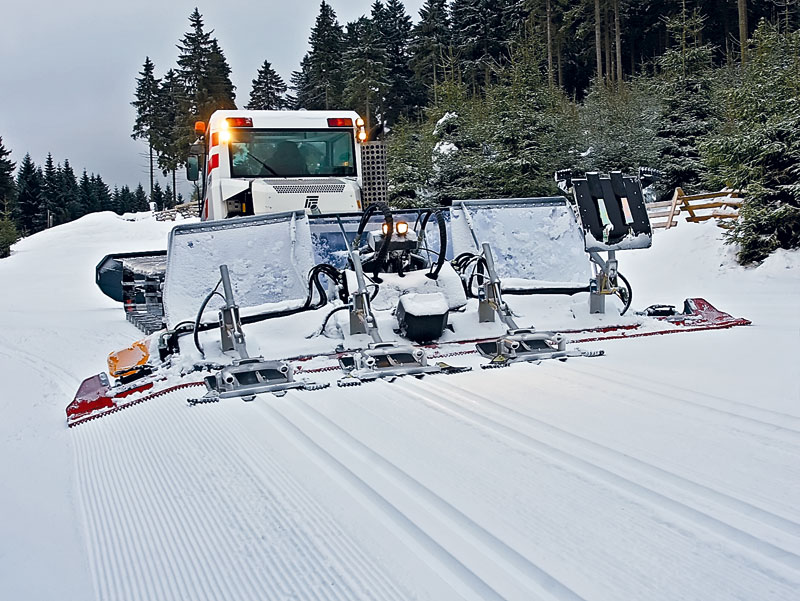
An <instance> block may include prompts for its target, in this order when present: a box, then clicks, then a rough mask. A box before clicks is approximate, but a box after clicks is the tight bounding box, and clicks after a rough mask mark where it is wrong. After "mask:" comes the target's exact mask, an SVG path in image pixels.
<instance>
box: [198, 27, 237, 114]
mask: <svg viewBox="0 0 800 601" xmlns="http://www.w3.org/2000/svg"><path fill="white" fill-rule="evenodd" d="M201 89H202V95H201V97H202V98H203V100H202V101H201V102H199V103H198V108H199V115H200V120H201V121H205V122H206V123H207V122H208V119H209V118H210V117H211V114H212V113H213V112H214V111H216V110H226V109H235V108H236V103H235V102H234V101H235V99H236V93H235V91H234V90H235V89H236V87H235V86H234V85H233V83H232V82H231V68H230V66H229V65H228V61H227V60H226V59H225V54H224V53H223V52H222V48H220V45H219V42H218V41H217V39H216V38H212V40H211V47H210V51H209V54H208V66H207V69H206V73H205V78H204V79H203V80H202V88H201Z"/></svg>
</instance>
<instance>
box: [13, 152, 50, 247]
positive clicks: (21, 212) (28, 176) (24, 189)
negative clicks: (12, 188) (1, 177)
mask: <svg viewBox="0 0 800 601" xmlns="http://www.w3.org/2000/svg"><path fill="white" fill-rule="evenodd" d="M43 188H44V176H43V175H42V172H41V170H40V169H38V168H37V167H36V165H35V164H34V162H33V159H31V155H30V154H26V155H25V156H24V157H23V159H22V162H21V163H20V165H19V171H18V172H17V182H16V192H17V199H16V205H15V208H14V220H15V221H16V225H17V228H18V229H19V231H21V232H22V234H23V235H26V236H27V235H30V234H35V233H36V232H40V231H42V230H43V229H45V227H46V226H47V209H46V200H45V196H44V190H43Z"/></svg>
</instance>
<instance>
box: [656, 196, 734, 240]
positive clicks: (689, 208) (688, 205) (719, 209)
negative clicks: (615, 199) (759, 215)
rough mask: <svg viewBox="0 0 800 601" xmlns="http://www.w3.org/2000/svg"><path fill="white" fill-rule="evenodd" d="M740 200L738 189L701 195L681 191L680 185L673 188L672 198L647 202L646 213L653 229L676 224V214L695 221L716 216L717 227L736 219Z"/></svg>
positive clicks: (667, 227)
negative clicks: (728, 220) (682, 214)
mask: <svg viewBox="0 0 800 601" xmlns="http://www.w3.org/2000/svg"><path fill="white" fill-rule="evenodd" d="M741 206H742V199H741V198H740V197H739V191H738V190H731V189H730V188H723V189H722V190H720V191H719V192H707V193H705V194H684V193H683V190H681V189H680V188H675V194H673V195H672V200H665V201H662V202H652V203H649V204H648V205H647V214H648V215H649V216H650V223H651V224H652V226H653V228H658V229H667V230H668V229H669V228H671V227H675V226H676V225H678V216H679V215H680V214H681V213H684V214H685V215H686V221H690V222H692V223H698V222H700V221H706V220H708V219H717V220H718V221H717V223H718V225H719V226H720V227H729V225H726V224H727V223H728V222H726V221H724V220H727V219H737V218H738V217H739V208H740V207H741Z"/></svg>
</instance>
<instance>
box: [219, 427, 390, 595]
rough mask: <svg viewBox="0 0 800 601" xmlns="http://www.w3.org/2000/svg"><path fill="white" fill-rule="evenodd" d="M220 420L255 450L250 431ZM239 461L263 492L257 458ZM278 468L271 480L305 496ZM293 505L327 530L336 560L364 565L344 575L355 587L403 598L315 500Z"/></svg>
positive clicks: (248, 456) (316, 526)
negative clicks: (383, 579)
mask: <svg viewBox="0 0 800 601" xmlns="http://www.w3.org/2000/svg"><path fill="white" fill-rule="evenodd" d="M220 422H224V423H225V424H226V425H227V427H228V428H229V429H230V433H231V434H232V435H235V436H237V437H238V438H239V439H245V438H246V439H248V444H247V445H246V446H247V448H251V449H257V448H258V447H259V443H258V441H257V440H255V439H254V438H252V437H251V436H250V434H249V432H247V431H246V430H245V429H244V428H242V425H241V424H240V423H239V422H237V421H236V420H235V419H234V418H233V417H231V416H230V415H229V414H227V413H224V414H222V415H221V416H220ZM240 460H241V461H242V462H243V463H246V464H248V465H250V466H251V468H252V470H251V471H250V472H248V476H249V477H250V479H251V480H252V481H253V484H254V486H257V487H258V488H259V490H261V491H262V492H264V494H266V490H265V485H264V484H263V483H262V479H261V478H259V477H257V476H256V474H258V472H259V469H258V468H259V467H260V466H259V464H258V463H257V460H256V457H255V456H254V455H253V454H250V453H246V454H242V455H241V456H240ZM277 467H278V466H277V465H276V469H275V474H274V481H275V482H276V483H277V485H278V486H279V487H280V488H281V489H283V490H285V491H286V492H287V493H288V494H291V495H293V496H294V497H295V498H297V499H305V497H306V496H307V494H308V493H307V492H306V491H305V490H304V489H302V488H301V487H300V486H299V485H298V483H297V481H296V480H295V479H293V478H292V477H290V476H289V475H288V474H287V472H286V471H285V470H284V469H277ZM276 507H277V504H276ZM295 507H297V508H302V510H303V516H304V518H305V521H306V522H307V523H308V524H309V527H310V528H311V529H312V531H313V532H316V533H326V535H327V537H328V540H330V543H331V551H333V552H334V555H335V556H336V557H337V559H339V560H340V561H341V560H342V559H344V558H348V559H349V560H350V562H352V563H350V565H363V566H365V570H364V573H362V574H360V575H358V576H359V577H356V575H355V574H353V575H350V574H347V576H352V577H353V578H352V579H353V581H354V586H356V587H357V588H360V589H362V590H369V591H370V592H371V594H372V595H373V597H374V595H375V594H376V592H377V591H379V590H380V589H381V588H385V589H386V591H385V592H384V593H383V595H384V596H385V597H386V598H398V599H400V598H402V595H401V594H400V593H399V592H398V591H397V589H396V588H395V587H394V586H393V585H391V583H387V582H386V581H382V580H380V579H379V578H378V576H377V572H378V570H375V569H370V568H369V567H368V566H369V564H370V562H371V560H370V559H368V557H367V556H366V555H365V554H364V553H363V551H362V550H361V549H360V548H359V547H358V546H357V545H355V544H354V543H352V542H351V540H350V539H349V537H347V536H344V535H343V533H342V532H341V530H340V529H339V528H338V527H336V526H335V525H332V524H331V522H330V520H329V519H327V516H326V515H325V514H324V513H323V512H322V510H321V508H320V506H319V505H318V504H317V503H314V502H308V501H307V502H305V503H298V504H297V505H296V506H295ZM284 513H286V512H284ZM287 519H288V518H287Z"/></svg>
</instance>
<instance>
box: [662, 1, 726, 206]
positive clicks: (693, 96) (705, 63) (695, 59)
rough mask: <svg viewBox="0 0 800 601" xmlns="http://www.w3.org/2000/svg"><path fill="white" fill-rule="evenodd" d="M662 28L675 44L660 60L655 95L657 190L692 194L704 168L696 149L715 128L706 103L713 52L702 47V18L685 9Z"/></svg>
mask: <svg viewBox="0 0 800 601" xmlns="http://www.w3.org/2000/svg"><path fill="white" fill-rule="evenodd" d="M667 26H668V28H669V30H670V32H671V34H672V35H673V37H674V38H675V39H676V41H677V42H678V46H677V47H676V48H671V49H669V50H667V51H666V52H665V53H664V54H662V55H661V57H659V59H658V65H659V67H660V69H661V77H660V80H659V82H658V84H657V85H658V90H659V94H660V97H661V99H662V114H661V119H660V123H659V127H658V132H657V136H658V138H660V139H661V141H662V147H661V157H660V163H659V168H660V169H661V170H662V171H663V172H664V178H663V180H662V181H661V184H660V185H661V186H662V187H663V188H665V189H666V191H668V192H670V191H671V190H674V188H675V187H676V186H681V187H682V188H684V189H685V190H687V191H688V190H691V189H692V188H695V187H697V186H698V185H699V184H700V181H701V176H702V171H703V165H702V161H701V158H700V143H701V142H702V140H703V139H704V138H705V136H707V135H708V134H709V133H710V132H711V130H712V129H713V127H714V121H713V120H714V111H713V106H712V101H711V67H712V50H711V48H710V47H709V46H708V45H702V44H701V43H700V40H701V32H702V27H703V18H702V17H701V16H700V13H699V12H698V11H694V12H692V13H690V12H689V11H688V10H687V9H686V8H685V6H684V9H683V10H682V11H681V13H679V15H678V16H677V17H674V18H672V19H670V20H669V21H668V23H667Z"/></svg>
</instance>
